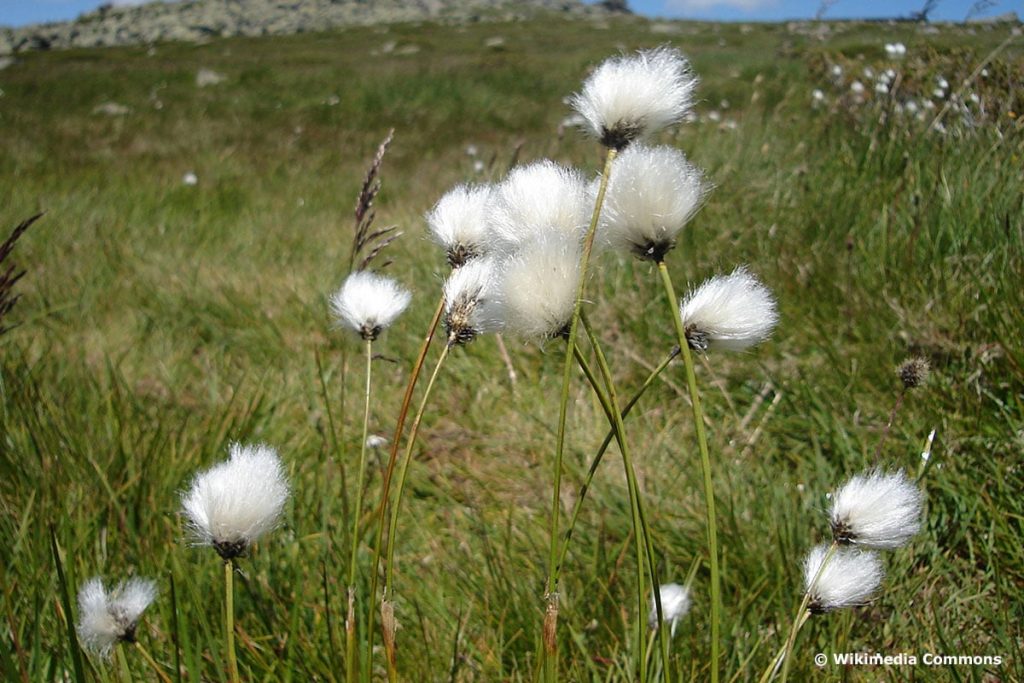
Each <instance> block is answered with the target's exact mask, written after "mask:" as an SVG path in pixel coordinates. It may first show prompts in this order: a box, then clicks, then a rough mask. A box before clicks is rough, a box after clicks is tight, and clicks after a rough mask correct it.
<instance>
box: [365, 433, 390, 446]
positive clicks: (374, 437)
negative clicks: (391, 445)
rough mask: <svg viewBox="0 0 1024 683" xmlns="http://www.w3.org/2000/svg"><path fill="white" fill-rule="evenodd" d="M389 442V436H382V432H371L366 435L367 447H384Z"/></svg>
mask: <svg viewBox="0 0 1024 683" xmlns="http://www.w3.org/2000/svg"><path fill="white" fill-rule="evenodd" d="M387 443H388V440H387V437H384V436H381V435H380V434H370V435H369V436H368V437H366V447H367V448H371V449H372V448H383V447H384V446H386V445H387Z"/></svg>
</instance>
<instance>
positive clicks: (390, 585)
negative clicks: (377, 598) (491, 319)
mask: <svg viewBox="0 0 1024 683" xmlns="http://www.w3.org/2000/svg"><path fill="white" fill-rule="evenodd" d="M451 348H452V344H451V342H450V341H449V343H447V344H445V345H444V348H443V349H442V350H441V355H440V356H439V357H438V359H437V365H435V366H434V371H433V372H432V373H431V374H430V379H429V380H427V386H426V388H425V389H424V390H423V398H422V399H421V400H420V407H419V409H418V410H417V411H416V417H415V418H413V421H412V427H411V428H410V430H409V438H408V439H407V440H406V444H405V453H404V454H403V455H402V465H401V468H400V469H399V470H398V483H397V486H396V488H395V503H394V505H392V506H391V523H390V525H389V526H388V546H387V564H386V565H385V573H384V597H383V598H382V600H381V612H382V614H383V615H384V623H383V624H382V625H383V627H384V649H385V653H386V655H387V665H388V680H389V681H391V683H396V681H398V668H397V659H396V656H395V632H394V618H393V610H394V603H393V598H394V580H395V533H396V531H397V529H398V514H399V512H400V510H401V506H402V493H403V492H404V491H405V480H406V477H407V475H408V474H409V463H410V462H411V461H412V452H413V447H414V446H415V445H416V436H417V434H418V433H419V429H420V423H421V422H422V420H423V414H424V412H426V409H427V403H428V402H429V400H430V394H431V392H432V391H433V389H434V383H435V382H436V381H437V376H438V375H439V374H440V373H441V367H442V366H443V365H444V361H445V359H447V358H448V353H449V351H451Z"/></svg>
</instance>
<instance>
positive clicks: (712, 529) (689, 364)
mask: <svg viewBox="0 0 1024 683" xmlns="http://www.w3.org/2000/svg"><path fill="white" fill-rule="evenodd" d="M658 272H659V273H660V274H661V282H662V284H663V285H664V287H665V295H666V296H667V297H668V305H669V308H671V309H672V323H673V324H674V325H675V328H676V338H677V342H678V343H679V348H680V350H681V353H682V356H683V364H684V365H685V366H686V384H687V386H688V387H689V389H690V405H691V407H692V408H693V426H694V430H695V431H696V432H697V446H698V448H699V449H700V466H701V470H702V472H703V475H704V502H705V505H706V509H707V524H708V555H709V556H710V564H711V682H712V683H718V659H719V648H720V645H721V644H720V640H721V628H722V577H721V573H720V569H719V566H718V520H717V516H716V513H715V488H714V483H713V479H712V477H711V456H710V454H709V453H708V438H707V434H705V432H704V411H703V410H702V409H701V403H700V392H699V391H698V390H697V374H696V373H695V372H694V368H693V354H692V353H691V352H690V345H689V343H688V342H687V339H686V330H685V329H684V328H683V319H682V317H681V314H680V312H679V301H678V299H677V298H676V292H675V288H674V287H673V286H672V278H671V276H670V275H669V273H668V267H667V266H666V265H665V262H664V261H658Z"/></svg>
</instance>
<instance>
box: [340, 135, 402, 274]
mask: <svg viewBox="0 0 1024 683" xmlns="http://www.w3.org/2000/svg"><path fill="white" fill-rule="evenodd" d="M394 135H395V129H394V128H392V129H391V130H389V131H388V134H387V136H386V137H385V138H384V141H383V142H382V143H380V147H378V148H377V154H376V155H375V156H374V157H373V161H372V162H371V163H370V168H369V169H367V171H366V177H365V178H364V179H363V185H362V187H361V188H360V190H359V196H358V197H357V198H356V208H355V219H356V224H355V235H354V236H353V239H352V251H351V253H350V254H349V259H348V269H349V271H350V272H351V271H353V270H366V269H367V267H369V265H370V262H371V261H373V259H375V258H376V257H377V256H378V255H379V254H380V252H381V251H382V250H383V249H384V248H385V247H387V246H388V245H389V244H391V243H392V242H394V241H395V240H396V239H398V238H399V237H400V236H401V234H402V233H400V232H397V230H398V226H395V225H392V226H389V227H387V228H381V229H379V230H374V229H373V220H374V218H376V217H377V212H376V211H374V209H373V202H374V200H375V199H376V198H377V194H378V193H379V192H380V188H381V181H380V166H381V163H382V162H383V161H384V154H385V153H386V152H387V151H388V147H389V146H390V145H391V140H392V138H393V137H394ZM389 265H391V261H390V260H387V261H384V263H381V264H379V267H380V268H384V267H386V266H389Z"/></svg>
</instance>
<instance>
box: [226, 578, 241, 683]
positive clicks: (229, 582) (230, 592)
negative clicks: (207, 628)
mask: <svg viewBox="0 0 1024 683" xmlns="http://www.w3.org/2000/svg"><path fill="white" fill-rule="evenodd" d="M234 575H235V565H234V562H232V561H231V560H227V561H226V562H224V633H225V636H226V638H227V649H228V675H229V676H230V678H231V683H238V660H237V659H236V658H235V588H234Z"/></svg>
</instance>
